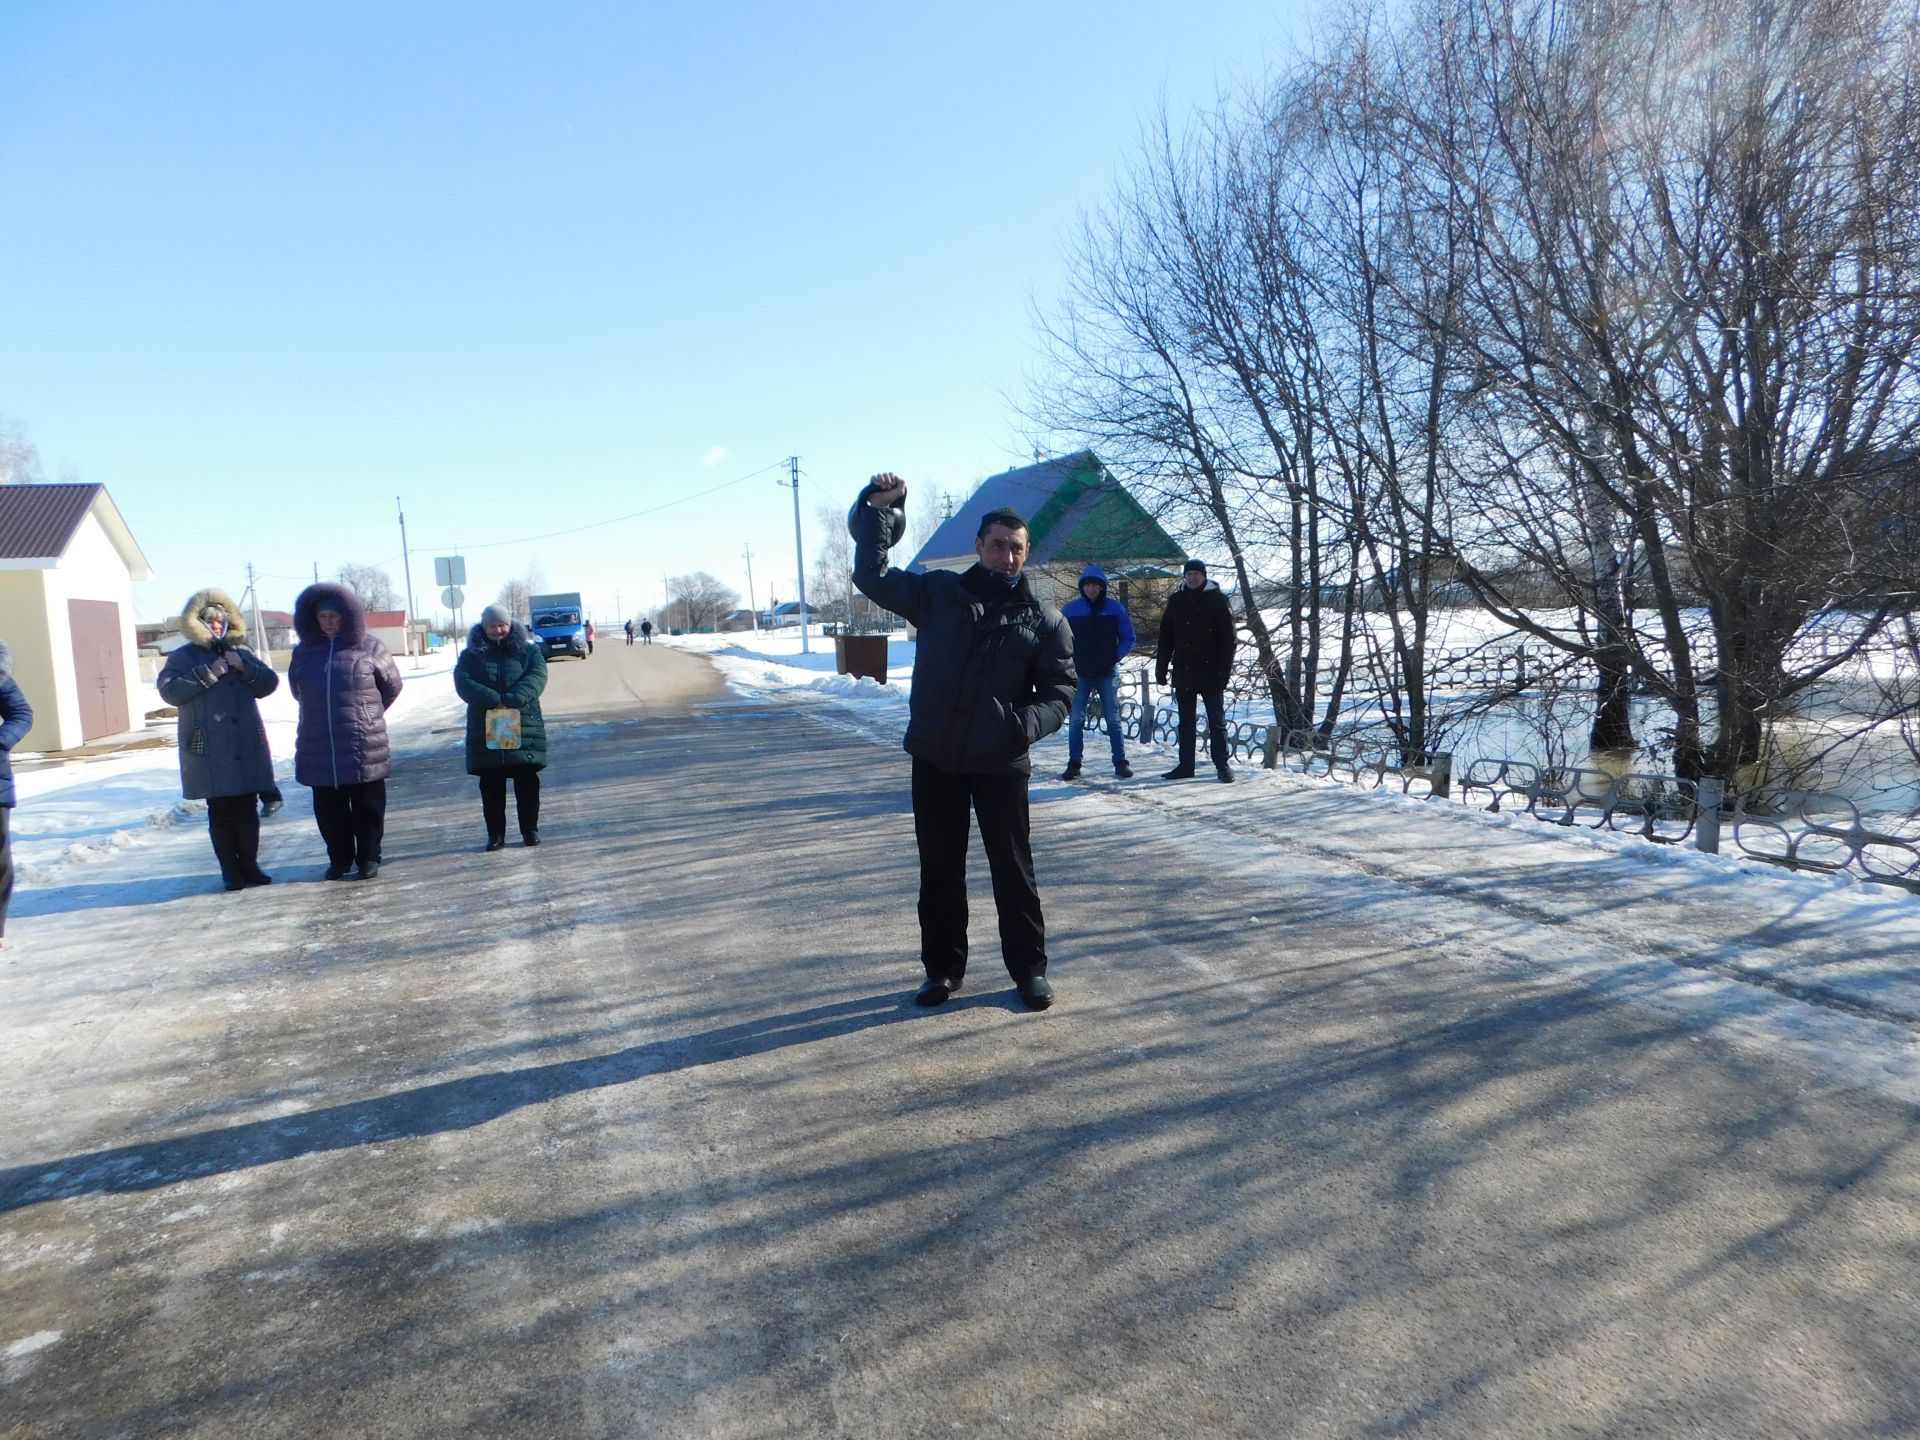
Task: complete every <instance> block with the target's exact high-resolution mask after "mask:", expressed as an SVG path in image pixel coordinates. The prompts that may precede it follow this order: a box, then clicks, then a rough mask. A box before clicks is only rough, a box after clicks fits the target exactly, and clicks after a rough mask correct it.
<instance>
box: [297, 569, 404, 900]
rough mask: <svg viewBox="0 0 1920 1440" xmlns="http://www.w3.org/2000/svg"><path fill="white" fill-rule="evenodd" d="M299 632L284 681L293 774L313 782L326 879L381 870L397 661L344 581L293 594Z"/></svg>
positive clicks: (310, 784)
mask: <svg viewBox="0 0 1920 1440" xmlns="http://www.w3.org/2000/svg"><path fill="white" fill-rule="evenodd" d="M293 630H294V634H295V635H297V636H298V637H299V643H298V644H297V645H295V646H294V650H293V658H292V659H291V660H289V661H288V662H287V684H288V686H289V687H291V688H292V690H293V698H294V699H295V700H296V701H297V702H298V703H299V706H300V719H299V724H298V727H297V728H296V729H295V731H294V741H293V778H294V779H296V780H298V781H299V782H300V783H301V784H302V785H305V786H307V787H309V788H310V789H311V790H312V791H313V822H314V824H316V825H317V826H319V827H320V838H321V839H322V840H323V841H325V842H326V846H327V879H329V880H344V879H345V878H346V877H347V872H349V871H350V870H353V869H354V868H355V867H356V866H358V867H359V873H360V878H361V879H362V880H371V879H373V877H374V876H376V875H378V874H379V873H380V843H381V840H382V839H383V838H384V836H385V834H386V828H387V777H388V776H389V775H391V774H392V773H393V748H392V746H391V745H390V744H389V743H388V740H387V710H388V708H389V707H390V706H391V705H392V704H393V702H394V701H395V700H397V699H399V698H400V686H401V680H400V667H399V666H398V665H396V664H395V663H394V660H393V656H392V655H391V654H390V653H389V652H388V650H387V647H386V646H385V645H383V644H381V643H380V640H379V637H378V636H375V635H370V634H368V633H367V607H366V603H365V602H364V601H362V600H361V598H360V597H359V596H358V595H356V594H354V592H353V591H352V590H350V589H348V588H347V587H346V586H345V585H334V584H330V583H328V582H326V581H322V582H321V583H319V584H317V585H309V586H308V587H307V588H306V589H304V590H302V591H301V592H300V594H299V597H298V598H297V599H295V601H294V602H293Z"/></svg>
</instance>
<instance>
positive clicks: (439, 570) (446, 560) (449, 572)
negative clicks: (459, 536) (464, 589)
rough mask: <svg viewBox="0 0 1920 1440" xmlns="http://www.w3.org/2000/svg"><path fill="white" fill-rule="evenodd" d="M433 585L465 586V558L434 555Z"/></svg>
mask: <svg viewBox="0 0 1920 1440" xmlns="http://www.w3.org/2000/svg"><path fill="white" fill-rule="evenodd" d="M433 583H434V584H436V585H464V584H466V583H467V557H466V556H464V555H436V556H435V557H434V561H433Z"/></svg>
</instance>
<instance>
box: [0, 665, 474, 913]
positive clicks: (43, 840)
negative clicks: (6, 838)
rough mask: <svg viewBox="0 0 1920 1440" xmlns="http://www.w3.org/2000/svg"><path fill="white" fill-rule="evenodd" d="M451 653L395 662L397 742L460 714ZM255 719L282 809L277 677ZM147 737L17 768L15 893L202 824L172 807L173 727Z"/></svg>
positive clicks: (284, 750) (284, 709)
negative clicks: (159, 739) (95, 754)
mask: <svg viewBox="0 0 1920 1440" xmlns="http://www.w3.org/2000/svg"><path fill="white" fill-rule="evenodd" d="M456 653H457V652H456V651H454V650H453V649H451V648H448V649H442V650H437V651H435V652H434V653H432V654H430V655H425V656H418V657H414V658H413V659H406V658H402V659H401V660H400V661H399V665H400V678H401V680H402V682H403V686H402V689H401V691H400V698H399V699H398V700H396V701H394V703H393V708H392V709H390V710H389V711H388V712H387V725H388V728H389V729H390V730H391V731H392V732H393V734H394V738H395V740H396V741H398V740H400V739H401V738H402V737H403V736H406V735H409V734H412V733H416V732H419V731H423V730H425V729H427V728H428V727H430V726H432V725H434V724H445V723H446V722H447V721H448V719H449V718H450V717H453V716H455V715H459V714H463V713H464V707H463V706H462V705H461V703H460V700H459V697H458V696H456V695H455V694H454V693H453V680H452V676H453V662H454V657H455V655H456ZM416 665H417V668H416ZM149 698H150V700H151V704H152V707H153V708H159V706H160V705H161V700H160V697H159V695H158V694H157V693H152V694H150V697H149ZM260 714H261V718H262V719H263V720H264V721H265V722H266V727H267V741H268V743H269V744H270V745H271V746H272V749H273V753H274V755H275V756H277V757H279V758H278V761H277V763H276V764H275V766H274V775H275V777H276V778H277V779H278V780H279V782H280V788H281V790H282V792H283V793H285V795H286V796H287V799H288V801H289V803H290V804H291V803H292V802H294V801H295V799H296V797H297V796H299V795H300V794H301V793H302V792H301V791H300V789H299V787H298V786H296V785H295V784H294V781H293V731H294V723H295V719H296V716H297V708H296V706H295V704H294V699H293V694H292V692H291V691H290V690H289V689H288V688H287V684H286V677H285V676H284V675H282V676H281V679H280V688H279V689H277V690H275V691H274V692H273V694H271V695H269V696H268V697H267V698H266V699H265V700H262V701H261V702H260ZM150 733H151V734H153V735H156V736H165V737H166V743H165V744H164V745H157V746H153V747H151V748H148V749H143V750H128V751H124V752H122V753H120V754H117V755H112V756H107V757H103V758H93V759H86V760H75V761H70V762H68V763H66V764H64V765H54V766H49V767H46V768H33V767H29V768H26V769H22V768H20V767H19V765H18V764H16V766H15V773H14V787H15V789H16V791H17V792H18V795H19V804H18V806H17V807H16V808H15V810H14V812H13V816H12V820H13V863H14V868H15V870H16V872H17V873H18V878H19V882H20V884H21V885H22V886H26V887H30V886H35V885H47V884H51V883H52V882H53V881H54V880H55V879H56V878H58V877H62V876H65V875H66V874H67V873H68V872H69V871H72V870H74V869H75V868H77V867H85V866H107V867H108V868H117V867H119V866H121V865H124V864H136V865H137V863H138V860H137V854H136V852H138V851H140V850H141V849H142V848H143V847H145V846H147V845H148V844H150V842H152V841H153V840H154V839H156V838H157V837H158V836H159V835H160V834H161V833H162V832H165V831H167V830H170V829H172V828H174V827H175V826H178V825H181V824H191V825H198V824H200V823H201V821H202V819H203V818H204V817H205V815H206V813H207V807H206V804H205V802H203V801H198V800H182V799H181V798H180V761H179V755H178V753H177V751H176V750H175V749H174V745H173V733H174V724H173V720H172V719H171V718H168V719H166V720H158V721H155V722H154V723H153V725H152V726H151V727H150ZM14 758H15V760H16V762H18V761H28V760H31V759H33V758H34V757H32V756H29V755H27V754H25V753H18V754H16V755H15V757H14Z"/></svg>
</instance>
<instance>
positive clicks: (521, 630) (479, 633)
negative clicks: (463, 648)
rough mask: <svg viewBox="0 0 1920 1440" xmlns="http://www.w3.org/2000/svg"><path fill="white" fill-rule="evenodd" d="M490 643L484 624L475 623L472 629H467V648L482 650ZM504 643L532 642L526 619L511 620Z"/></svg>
mask: <svg viewBox="0 0 1920 1440" xmlns="http://www.w3.org/2000/svg"><path fill="white" fill-rule="evenodd" d="M492 643H493V642H492V641H491V640H489V639H487V630H486V627H485V626H484V625H478V624H476V625H475V626H474V627H473V628H472V629H470V630H469V631H467V648H468V649H469V650H484V649H486V648H487V646H489V645H491V644H492ZM506 643H507V644H509V645H530V644H532V643H533V636H532V634H531V633H530V632H529V631H528V629H527V622H526V621H524V620H516V621H514V622H513V628H512V629H511V630H509V631H507V639H506Z"/></svg>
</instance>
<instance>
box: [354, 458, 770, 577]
mask: <svg viewBox="0 0 1920 1440" xmlns="http://www.w3.org/2000/svg"><path fill="white" fill-rule="evenodd" d="M786 468H787V462H786V461H785V460H778V461H775V462H774V463H773V464H771V465H762V466H761V467H760V468H759V469H758V470H755V471H753V472H752V473H751V474H747V475H742V476H740V477H739V478H737V479H734V480H729V481H727V482H726V483H725V484H721V485H715V486H713V487H712V488H711V489H708V490H697V491H695V492H694V493H693V494H691V495H682V496H681V497H680V498H679V499H677V500H665V501H662V502H661V503H660V504H658V505H649V506H648V507H647V508H646V509H644V510H633V511H629V512H628V513H627V514H625V515H614V516H611V517H609V518H608V519H605V520H595V521H593V522H591V523H590V524H586V525H575V526H572V527H570V528H569V529H566V530H549V531H548V532H547V533H546V534H544V535H519V536H515V537H514V538H513V539H511V540H489V541H487V542H486V543H485V544H483V545H469V546H467V549H469V550H498V549H500V548H502V547H503V546H507V545H530V544H532V543H533V542H534V541H536V540H554V539H558V538H559V537H560V536H562V535H578V534H580V533H581V532H582V531H585V530H600V529H604V528H605V527H606V526H608V525H620V524H624V523H625V522H626V521H628V520H638V519H640V518H641V517H642V516H643V515H658V514H659V513H660V512H661V511H662V510H671V509H673V507H674V506H676V505H685V504H687V503H688V502H690V501H694V500H704V499H706V498H707V496H709V495H718V494H719V493H720V492H721V491H722V490H731V489H732V488H733V487H734V486H735V485H744V484H746V483H747V481H749V480H753V479H757V478H758V477H759V476H762V475H765V474H767V473H769V472H770V471H774V470H784V469H786ZM394 558H395V559H398V558H399V557H398V556H395V557H394ZM388 563H391V562H388Z"/></svg>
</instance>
